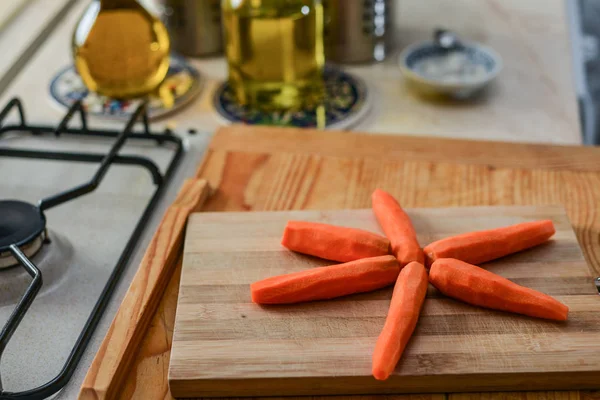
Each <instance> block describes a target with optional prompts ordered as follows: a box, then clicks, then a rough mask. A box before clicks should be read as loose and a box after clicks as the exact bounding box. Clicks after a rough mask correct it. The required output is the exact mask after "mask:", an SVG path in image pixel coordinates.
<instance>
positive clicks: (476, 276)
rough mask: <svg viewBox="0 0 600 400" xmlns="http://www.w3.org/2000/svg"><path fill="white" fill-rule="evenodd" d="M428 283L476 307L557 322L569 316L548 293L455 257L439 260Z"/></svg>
mask: <svg viewBox="0 0 600 400" xmlns="http://www.w3.org/2000/svg"><path fill="white" fill-rule="evenodd" d="M429 281H430V282H431V283H432V284H433V286H435V287H436V288H437V289H438V290H439V291H440V292H442V293H443V294H445V295H446V296H449V297H453V298H455V299H458V300H462V301H464V302H465V303H469V304H473V305H476V306H481V307H486V308H491V309H494V310H502V311H510V312H514V313H518V314H524V315H529V316H532V317H538V318H546V319H553V320H558V321H565V320H566V319H567V314H568V313H569V307H567V306H566V305H564V304H562V303H561V302H559V301H558V300H556V299H555V298H553V297H551V296H548V295H547V294H544V293H541V292H538V291H536V290H533V289H529V288H526V287H523V286H520V285H517V284H516V283H514V282H511V281H509V280H508V279H506V278H503V277H501V276H500V275H496V274H494V273H492V272H490V271H487V270H485V269H483V268H479V267H477V266H475V265H471V264H468V263H466V262H463V261H460V260H456V259H453V258H440V259H438V260H436V261H435V262H434V263H433V265H432V266H431V270H430V272H429Z"/></svg>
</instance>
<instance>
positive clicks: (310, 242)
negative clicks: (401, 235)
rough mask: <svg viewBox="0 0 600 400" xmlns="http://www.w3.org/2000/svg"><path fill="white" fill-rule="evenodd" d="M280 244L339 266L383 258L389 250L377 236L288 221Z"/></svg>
mask: <svg viewBox="0 0 600 400" xmlns="http://www.w3.org/2000/svg"><path fill="white" fill-rule="evenodd" d="M281 244H282V245H284V246H285V247H287V248H288V249H290V250H293V251H297V252H299V253H304V254H310V255H311V256H316V257H321V258H324V259H326V260H332V261H340V262H348V261H354V260H360V259H361V258H368V257H377V256H383V255H386V254H389V249H390V241H389V240H387V238H385V237H383V236H381V235H378V234H376V233H372V232H368V231H364V230H362V229H354V228H345V227H341V226H334V225H327V224H320V223H317V222H305V221H289V222H288V223H287V225H286V227H285V231H284V232H283V238H282V239H281Z"/></svg>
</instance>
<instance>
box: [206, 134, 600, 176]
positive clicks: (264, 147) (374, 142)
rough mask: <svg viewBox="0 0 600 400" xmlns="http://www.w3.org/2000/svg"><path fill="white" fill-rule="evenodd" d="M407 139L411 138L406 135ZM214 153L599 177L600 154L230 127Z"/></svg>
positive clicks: (547, 147) (528, 146) (588, 150)
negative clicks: (421, 163) (592, 173)
mask: <svg viewBox="0 0 600 400" xmlns="http://www.w3.org/2000/svg"><path fill="white" fill-rule="evenodd" d="M407 133H408V132H407ZM210 147H211V148H212V149H214V150H219V151H227V152H244V153H257V152H258V153H269V154H278V153H291V154H311V155H318V156H321V157H342V158H353V157H360V158H378V159H380V158H386V159H396V160H405V161H434V162H436V163H438V162H439V163H460V164H477V165H488V166H491V167H511V168H515V167H518V168H545V169H546V168H549V169H567V170H578V171H596V172H598V171H600V165H598V162H597V160H598V155H599V154H600V149H599V148H596V147H584V146H566V145H565V146H556V145H545V144H527V143H509V142H498V141H476V140H462V139H447V138H440V137H434V136H410V135H406V136H395V135H394V136H392V135H367V134H354V133H349V132H345V131H327V132H317V131H313V132H311V131H307V130H306V129H301V128H285V129H282V128H265V127H261V126H245V125H231V126H228V127H225V128H220V129H219V130H218V131H217V132H216V134H215V136H214V138H213V140H212V142H211V145H210Z"/></svg>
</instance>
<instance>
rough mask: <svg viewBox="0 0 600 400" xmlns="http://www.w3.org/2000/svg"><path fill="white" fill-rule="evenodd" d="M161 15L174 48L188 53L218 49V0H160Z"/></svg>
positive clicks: (219, 13) (218, 50) (219, 23)
mask: <svg viewBox="0 0 600 400" xmlns="http://www.w3.org/2000/svg"><path fill="white" fill-rule="evenodd" d="M163 7H164V10H163V19H164V22H165V25H166V26H167V29H168V31H169V36H170V39H171V45H172V47H173V49H174V50H175V51H177V52H178V53H181V54H184V55H186V56H191V57H199V56H205V55H211V54H217V53H221V52H222V51H223V39H222V33H221V0H163Z"/></svg>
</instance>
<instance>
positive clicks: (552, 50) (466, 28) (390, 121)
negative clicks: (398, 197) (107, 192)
mask: <svg viewBox="0 0 600 400" xmlns="http://www.w3.org/2000/svg"><path fill="white" fill-rule="evenodd" d="M42 1H43V0H36V1H34V2H33V4H32V5H30V6H29V7H28V8H27V9H28V10H29V11H31V13H35V14H36V15H38V14H39V13H40V12H43V11H44V10H46V11H45V12H46V13H47V14H51V13H50V12H49V11H48V9H49V8H50V6H49V4H50V3H49V2H47V1H43V2H44V3H45V4H46V7H41V6H40V2H42ZM397 1H399V0H397ZM52 3H53V9H57V8H58V5H60V4H64V3H65V0H55V1H53V2H52ZM86 4H87V1H79V2H78V4H76V5H75V7H74V9H73V10H72V11H71V12H70V13H69V14H68V16H67V17H66V18H64V19H63V20H62V21H61V23H60V26H58V27H57V29H56V31H55V32H54V34H53V35H52V36H51V37H50V38H49V39H48V40H47V41H46V43H44V45H43V47H42V49H41V50H40V51H39V52H38V53H37V54H36V56H35V57H34V59H36V58H37V59H38V60H39V61H38V62H32V63H30V64H29V66H28V67H26V68H24V69H23V71H22V72H21V73H20V74H19V75H18V76H17V77H16V78H15V79H14V81H13V83H12V85H11V86H10V87H9V88H8V93H5V94H4V96H2V97H3V98H4V99H6V97H7V95H8V96H11V95H19V96H20V97H22V98H23V99H24V100H25V102H26V103H27V104H28V108H29V107H31V106H30V105H29V104H30V103H33V104H35V106H36V108H37V109H38V110H39V112H38V113H37V114H36V118H38V119H42V120H47V121H48V122H50V121H57V120H58V119H60V117H61V109H60V108H59V107H57V106H56V105H54V104H52V106H50V107H48V103H50V102H52V100H51V99H49V98H48V96H47V92H48V83H49V79H50V77H51V76H52V75H53V74H54V73H56V72H57V71H58V70H60V69H61V68H63V67H64V66H65V65H67V64H69V63H70V46H69V41H70V34H71V31H72V28H73V26H74V24H75V22H76V21H77V18H78V16H79V15H80V13H81V11H82V10H83V9H84V8H85V5H86ZM565 11H566V10H565V5H564V3H563V1H562V0H548V1H544V0H528V1H526V2H524V1H520V0H503V1H499V0H453V1H449V0H429V1H427V2H422V1H417V0H410V1H408V0H402V1H399V6H398V7H397V13H398V17H397V23H396V25H397V26H396V32H395V34H394V37H396V38H397V45H396V49H395V51H394V52H393V53H392V54H391V55H390V56H389V57H388V59H387V60H386V61H384V62H382V63H379V64H373V65H364V66H347V67H346V69H347V70H348V71H350V72H352V73H354V74H356V75H358V76H360V77H362V78H363V79H364V80H365V81H366V82H367V84H368V87H369V89H370V91H371V95H372V98H373V104H372V109H371V111H370V113H369V114H368V116H367V118H366V119H365V120H363V121H362V122H361V123H360V124H359V125H358V126H355V127H354V130H360V131H366V132H377V133H392V134H409V135H434V136H443V137H460V138H471V139H483V140H506V141H520V142H538V143H570V144H579V143H581V133H580V126H579V117H578V111H577V103H576V97H575V90H574V78H573V74H572V65H571V64H572V62H571V52H570V48H569V46H570V45H569V37H568V29H567V23H566V18H565ZM29 18H32V16H29ZM38 18H40V17H39V15H38ZM439 26H443V27H446V28H449V29H452V30H455V31H456V32H457V33H459V34H460V35H461V36H462V37H464V38H465V39H469V40H476V41H479V42H482V43H484V44H486V45H488V46H490V47H492V48H494V49H495V50H496V51H497V52H498V53H500V55H501V56H502V57H503V59H504V70H503V71H502V72H501V74H500V76H499V77H498V79H497V81H496V82H495V83H494V84H493V85H492V86H491V87H490V88H489V90H487V91H486V92H485V93H484V94H483V95H482V96H479V97H477V98H476V99H474V100H471V101H465V102H460V101H443V100H438V101H432V100H427V99H424V98H422V97H420V96H419V95H417V94H416V93H415V92H414V91H412V90H411V89H410V88H408V87H407V86H406V84H405V82H404V80H403V78H402V76H401V73H400V71H399V69H398V67H397V55H398V53H399V51H400V50H401V49H402V48H403V47H405V46H406V45H408V44H410V43H413V42H415V41H419V40H427V39H429V38H430V36H431V33H432V31H433V29H434V28H436V27H439ZM11 32H12V34H14V32H15V31H14V27H13V30H12V31H11ZM8 33H10V32H7V34H8ZM1 40H6V38H3V37H1V36H0V43H1ZM41 60H43V61H41ZM192 63H193V64H194V65H196V66H197V67H198V69H199V70H200V71H201V73H202V74H204V75H205V77H207V79H208V82H207V85H206V87H205V89H204V91H203V92H202V94H201V96H200V98H199V99H198V100H196V101H195V102H193V103H192V104H191V105H190V106H189V107H188V108H187V109H186V110H185V111H183V112H182V113H178V114H176V115H174V116H173V117H172V118H170V119H167V120H164V121H163V123H165V122H168V123H170V124H172V125H175V126H179V127H182V128H184V129H187V128H190V127H191V128H195V129H198V130H202V131H214V129H216V128H217V127H218V126H220V125H221V124H222V121H221V119H220V118H219V117H218V116H217V115H216V113H215V112H214V109H213V106H212V101H211V99H212V94H213V89H214V88H215V87H216V85H218V83H219V82H221V81H222V80H223V79H225V78H226V75H227V69H226V63H225V61H224V59H223V58H221V57H219V58H209V59H200V60H193V61H192ZM0 72H2V71H1V69H0ZM41 93H44V95H43V96H41V95H40V94H41Z"/></svg>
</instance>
